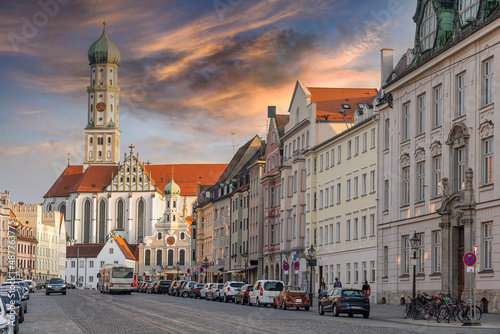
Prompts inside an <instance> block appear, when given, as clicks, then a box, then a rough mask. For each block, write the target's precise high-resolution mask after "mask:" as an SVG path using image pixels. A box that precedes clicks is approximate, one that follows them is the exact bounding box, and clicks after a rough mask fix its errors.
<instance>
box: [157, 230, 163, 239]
mask: <svg viewBox="0 0 500 334" xmlns="http://www.w3.org/2000/svg"><path fill="white" fill-rule="evenodd" d="M162 237H163V234H162V233H161V232H158V236H157V238H158V240H161V239H162Z"/></svg>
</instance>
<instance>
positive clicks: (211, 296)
mask: <svg viewBox="0 0 500 334" xmlns="http://www.w3.org/2000/svg"><path fill="white" fill-rule="evenodd" d="M223 286H224V284H222V283H215V284H214V285H213V286H212V287H211V288H210V289H208V290H207V294H206V296H205V299H206V300H211V301H215V300H219V296H220V290H221V289H222V287H223Z"/></svg>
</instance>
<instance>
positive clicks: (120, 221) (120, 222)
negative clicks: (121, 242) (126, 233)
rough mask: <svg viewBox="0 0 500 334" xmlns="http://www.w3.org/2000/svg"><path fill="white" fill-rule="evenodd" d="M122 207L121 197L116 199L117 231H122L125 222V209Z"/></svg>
mask: <svg viewBox="0 0 500 334" xmlns="http://www.w3.org/2000/svg"><path fill="white" fill-rule="evenodd" d="M123 207H124V201H123V199H121V198H120V199H119V200H118V204H117V209H116V211H117V215H116V229H117V230H118V231H123V230H124V222H125V211H124V209H123Z"/></svg>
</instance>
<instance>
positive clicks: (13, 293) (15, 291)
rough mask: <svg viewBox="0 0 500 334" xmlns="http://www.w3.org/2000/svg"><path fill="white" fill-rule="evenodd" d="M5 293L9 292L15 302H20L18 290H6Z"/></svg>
mask: <svg viewBox="0 0 500 334" xmlns="http://www.w3.org/2000/svg"><path fill="white" fill-rule="evenodd" d="M4 291H5V292H7V293H8V294H9V296H10V297H11V298H12V299H13V300H14V301H16V302H17V301H19V299H20V298H19V291H17V290H13V291H11V290H4Z"/></svg>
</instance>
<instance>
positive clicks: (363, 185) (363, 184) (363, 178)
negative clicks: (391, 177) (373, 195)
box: [361, 173, 366, 195]
mask: <svg viewBox="0 0 500 334" xmlns="http://www.w3.org/2000/svg"><path fill="white" fill-rule="evenodd" d="M361 195H366V173H365V174H363V175H361Z"/></svg>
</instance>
